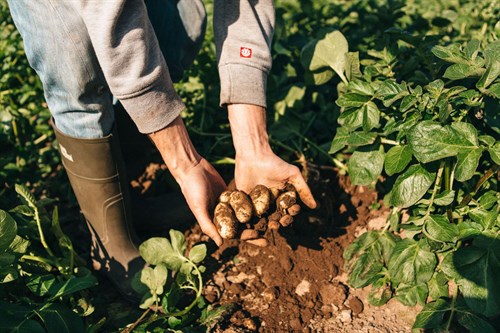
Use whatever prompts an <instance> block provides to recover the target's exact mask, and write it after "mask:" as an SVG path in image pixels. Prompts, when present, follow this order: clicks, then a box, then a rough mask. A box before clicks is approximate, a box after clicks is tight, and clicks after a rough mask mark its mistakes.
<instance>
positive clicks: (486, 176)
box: [458, 164, 500, 207]
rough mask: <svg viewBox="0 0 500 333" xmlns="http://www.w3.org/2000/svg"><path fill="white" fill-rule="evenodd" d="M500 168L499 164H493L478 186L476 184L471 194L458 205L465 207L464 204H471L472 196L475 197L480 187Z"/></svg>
mask: <svg viewBox="0 0 500 333" xmlns="http://www.w3.org/2000/svg"><path fill="white" fill-rule="evenodd" d="M499 169H500V166H498V165H496V164H495V165H494V166H492V167H491V168H490V169H488V170H487V171H486V172H485V173H484V175H483V176H482V177H481V178H480V179H479V180H478V182H477V184H476V186H474V189H473V190H472V192H470V193H469V194H467V195H466V196H465V197H464V198H463V199H462V201H461V202H460V204H459V205H458V207H464V206H467V205H468V204H469V202H470V201H471V200H472V198H473V197H474V195H476V193H477V191H479V189H480V188H481V187H482V186H483V184H484V183H485V182H486V181H487V180H488V179H489V178H490V177H491V176H493V174H494V173H496V172H497V171H498V170H499Z"/></svg>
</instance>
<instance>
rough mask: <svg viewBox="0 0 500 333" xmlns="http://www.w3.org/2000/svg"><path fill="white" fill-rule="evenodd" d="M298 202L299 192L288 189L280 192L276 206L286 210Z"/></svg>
mask: <svg viewBox="0 0 500 333" xmlns="http://www.w3.org/2000/svg"><path fill="white" fill-rule="evenodd" d="M296 202H297V193H296V192H293V191H287V192H283V193H281V194H280V196H279V197H278V199H277V200H276V206H277V207H278V209H280V210H282V211H284V210H286V209H288V208H290V207H292V206H293V205H295V203H296Z"/></svg>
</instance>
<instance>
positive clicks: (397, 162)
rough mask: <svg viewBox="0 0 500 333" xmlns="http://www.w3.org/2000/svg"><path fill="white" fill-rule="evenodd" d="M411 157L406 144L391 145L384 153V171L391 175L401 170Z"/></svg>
mask: <svg viewBox="0 0 500 333" xmlns="http://www.w3.org/2000/svg"><path fill="white" fill-rule="evenodd" d="M411 157H412V154H411V150H410V147H408V146H407V145H403V146H394V147H392V148H391V149H389V151H388V152H387V154H386V155H385V164H384V169H385V172H386V173H387V175H389V176H392V175H394V174H396V173H399V172H401V171H403V170H404V169H405V168H406V166H407V165H408V163H410V161H411Z"/></svg>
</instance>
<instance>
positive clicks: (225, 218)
mask: <svg viewBox="0 0 500 333" xmlns="http://www.w3.org/2000/svg"><path fill="white" fill-rule="evenodd" d="M214 224H215V226H216V227H217V231H218V232H219V234H220V235H221V237H222V238H224V239H232V238H235V237H236V234H237V232H238V222H237V221H236V217H235V216H234V212H233V210H232V208H231V206H230V205H229V204H227V203H224V202H220V203H218V204H217V206H216V207H215V212H214Z"/></svg>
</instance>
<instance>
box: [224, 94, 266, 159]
mask: <svg viewBox="0 0 500 333" xmlns="http://www.w3.org/2000/svg"><path fill="white" fill-rule="evenodd" d="M228 116H229V123H230V125H231V133H232V137H233V144H234V148H235V150H236V158H258V157H259V156H265V155H268V154H272V150H271V146H270V145H269V136H268V134H267V127H266V109H265V108H263V107H261V106H257V105H248V104H231V105H229V106H228Z"/></svg>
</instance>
